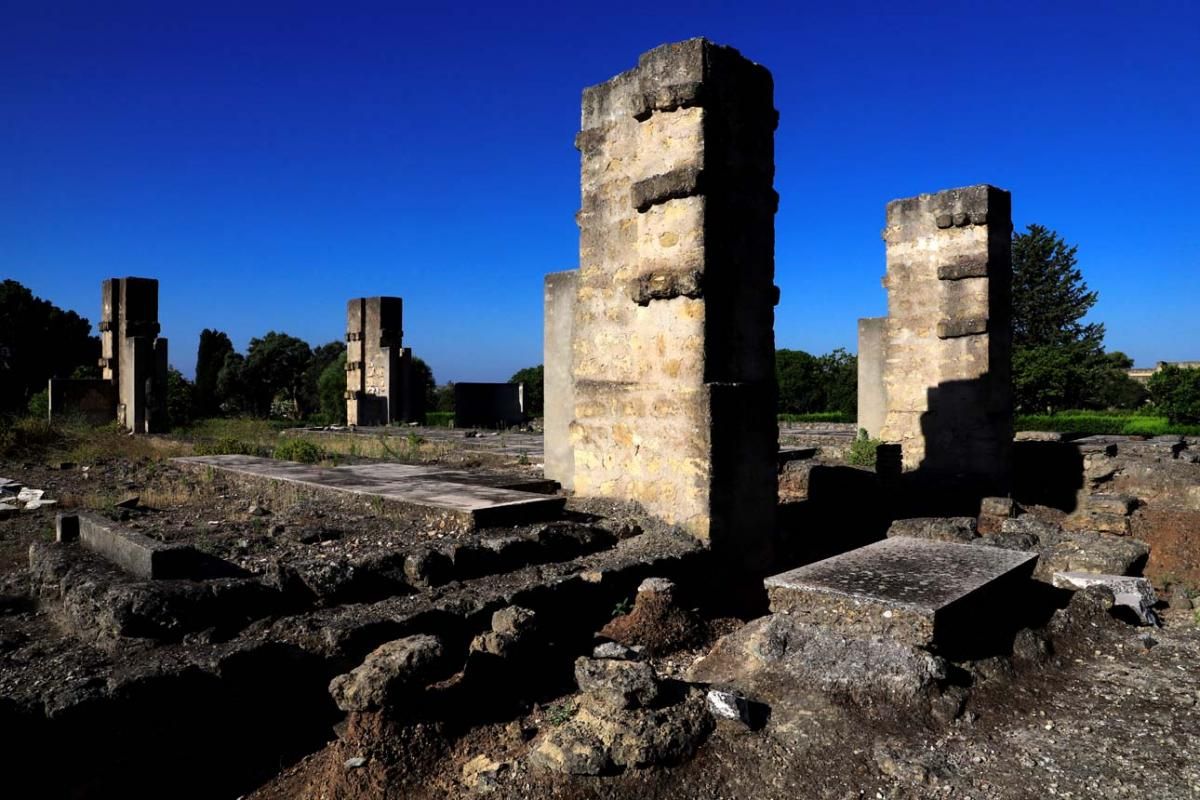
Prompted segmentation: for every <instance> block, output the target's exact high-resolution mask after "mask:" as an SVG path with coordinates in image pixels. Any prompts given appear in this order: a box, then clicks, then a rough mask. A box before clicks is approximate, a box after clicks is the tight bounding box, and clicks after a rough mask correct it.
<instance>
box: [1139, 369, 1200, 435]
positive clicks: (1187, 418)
mask: <svg viewBox="0 0 1200 800" xmlns="http://www.w3.org/2000/svg"><path fill="white" fill-rule="evenodd" d="M1149 389H1150V397H1151V399H1152V400H1153V401H1154V405H1155V406H1156V407H1157V408H1158V409H1159V411H1161V412H1162V413H1163V414H1166V415H1167V419H1168V421H1170V422H1171V424H1173V425H1180V424H1183V425H1195V424H1200V369H1184V368H1181V367H1177V366H1175V365H1173V364H1167V365H1164V366H1163V367H1162V368H1161V369H1159V370H1158V371H1157V372H1155V373H1154V374H1153V375H1151V376H1150V381H1149Z"/></svg>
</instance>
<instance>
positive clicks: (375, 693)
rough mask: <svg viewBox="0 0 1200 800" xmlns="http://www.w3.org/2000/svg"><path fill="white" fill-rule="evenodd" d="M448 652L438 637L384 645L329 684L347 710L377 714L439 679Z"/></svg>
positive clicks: (331, 692) (420, 636) (339, 702)
mask: <svg viewBox="0 0 1200 800" xmlns="http://www.w3.org/2000/svg"><path fill="white" fill-rule="evenodd" d="M444 661H445V650H444V648H443V646H442V642H441V640H439V639H438V638H437V637H436V636H428V635H424V634H421V635H417V636H408V637H405V638H403V639H397V640H395V641H393V642H388V643H386V644H382V645H380V646H379V647H377V648H375V649H374V650H372V651H371V653H370V654H369V655H368V656H367V657H366V659H365V660H364V661H363V663H362V664H361V665H359V666H358V667H355V668H354V670H352V671H351V672H348V673H346V674H344V675H338V676H337V677H336V678H334V679H333V680H332V681H331V682H330V684H329V693H330V694H331V695H333V700H334V702H335V703H337V707H338V708H340V709H341V710H343V711H373V710H377V709H380V708H384V707H385V706H388V705H390V704H392V703H394V702H395V700H396V699H398V698H399V697H400V696H402V695H403V694H404V693H405V692H409V691H419V690H420V689H423V688H424V687H425V686H426V685H428V683H429V682H430V681H431V680H433V679H434V678H436V677H437V676H438V673H439V671H440V670H441V669H442V667H443V664H444Z"/></svg>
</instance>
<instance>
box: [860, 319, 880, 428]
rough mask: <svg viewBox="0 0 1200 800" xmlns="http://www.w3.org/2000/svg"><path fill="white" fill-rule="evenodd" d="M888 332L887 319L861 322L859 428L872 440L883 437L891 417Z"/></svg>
mask: <svg viewBox="0 0 1200 800" xmlns="http://www.w3.org/2000/svg"><path fill="white" fill-rule="evenodd" d="M886 328H887V317H864V318H863V319H860V320H859V321H858V426H857V427H858V429H859V430H865V431H866V432H867V436H869V437H870V438H872V439H876V438H878V437H879V431H880V430H882V429H883V421H884V418H885V417H886V416H887V393H886V390H885V389H884V385H883V370H884V362H885V360H886V359H887V352H886V348H885V346H884V331H885V329H886Z"/></svg>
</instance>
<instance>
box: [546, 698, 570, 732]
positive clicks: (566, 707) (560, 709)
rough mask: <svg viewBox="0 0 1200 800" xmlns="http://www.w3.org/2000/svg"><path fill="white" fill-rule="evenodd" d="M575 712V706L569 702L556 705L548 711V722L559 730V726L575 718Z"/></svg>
mask: <svg viewBox="0 0 1200 800" xmlns="http://www.w3.org/2000/svg"><path fill="white" fill-rule="evenodd" d="M575 711H576V708H575V704H574V703H572V702H570V701H568V700H564V701H563V702H561V703H555V704H554V705H552V706H549V707H548V708H547V709H546V722H548V723H550V724H551V725H553V726H555V727H556V728H557V727H558V726H559V725H562V724H563V723H564V722H566V721H567V720H569V719H571V717H573V716H575Z"/></svg>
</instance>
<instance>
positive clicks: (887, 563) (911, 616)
mask: <svg viewBox="0 0 1200 800" xmlns="http://www.w3.org/2000/svg"><path fill="white" fill-rule="evenodd" d="M1036 562H1037V555H1036V554H1034V553H1025V552H1019V551H1015V550H1004V549H1001V548H995V547H982V546H979V545H970V544H957V543H952V542H941V541H931V540H927V539H913V538H908V537H896V538H891V539H885V540H883V541H881V542H876V543H874V544H870V545H867V546H866V547H860V548H858V549H857V550H851V551H850V552H848V553H843V554H841V555H838V556H834V557H832V558H827V559H825V560H824V561H818V562H816V563H813V564H808V565H806V566H803V567H799V568H798V569H794V570H791V571H789V572H784V573H782V574H780V575H775V576H773V577H770V578H767V579H766V581H765V582H764V583H765V585H766V587H767V594H768V596H769V597H770V601H771V610H772V611H773V612H777V613H780V612H782V613H789V614H793V615H795V616H796V617H798V618H799V619H801V620H802V621H805V622H809V623H812V624H818V625H823V626H826V627H829V628H832V629H836V630H840V631H842V632H844V633H847V634H851V635H865V636H876V635H883V636H888V637H890V638H892V639H895V640H896V641H899V642H902V643H905V644H911V645H916V646H927V645H931V644H934V643H935V641H940V640H942V639H943V637H944V636H949V635H953V633H954V632H955V631H956V630H958V629H959V624H958V623H960V622H961V621H963V618H964V617H967V616H969V615H971V614H972V613H973V612H979V613H980V614H981V615H987V614H990V613H993V612H994V611H995V609H996V606H997V604H1002V603H1003V593H1004V592H1005V591H1007V590H1008V589H1009V588H1011V587H1013V586H1015V585H1016V584H1018V583H1019V582H1021V581H1024V580H1026V579H1027V578H1028V577H1029V576H1030V575H1031V574H1032V573H1033V568H1034V564H1035V563H1036Z"/></svg>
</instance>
